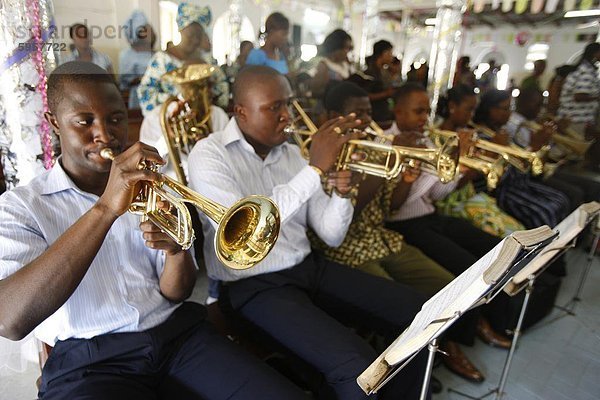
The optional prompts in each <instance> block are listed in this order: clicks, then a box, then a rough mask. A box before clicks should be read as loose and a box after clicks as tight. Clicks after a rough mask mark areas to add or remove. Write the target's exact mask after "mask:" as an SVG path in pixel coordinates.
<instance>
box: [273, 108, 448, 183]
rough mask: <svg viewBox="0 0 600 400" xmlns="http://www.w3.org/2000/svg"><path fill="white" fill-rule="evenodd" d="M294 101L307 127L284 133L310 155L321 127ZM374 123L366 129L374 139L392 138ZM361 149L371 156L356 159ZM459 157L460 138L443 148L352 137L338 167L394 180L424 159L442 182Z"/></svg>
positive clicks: (444, 181)
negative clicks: (369, 128)
mask: <svg viewBox="0 0 600 400" xmlns="http://www.w3.org/2000/svg"><path fill="white" fill-rule="evenodd" d="M292 104H293V105H294V107H295V109H296V111H297V112H298V114H299V115H300V117H301V118H302V120H303V121H304V124H305V125H306V127H307V129H299V128H298V127H296V125H295V123H292V124H291V125H288V126H287V127H286V128H285V130H284V133H286V134H287V135H290V136H291V137H292V138H293V139H294V141H295V142H296V143H297V144H298V146H299V147H300V153H301V154H302V156H303V157H304V158H308V156H309V148H310V144H311V141H312V135H314V134H315V133H316V132H317V127H316V125H315V124H314V123H313V122H312V121H311V120H310V117H309V116H308V115H307V114H306V112H304V110H303V109H302V107H301V106H300V104H298V102H297V101H294V102H293V103H292ZM371 125H372V126H375V129H372V131H367V132H366V133H367V135H369V136H371V138H384V139H390V138H389V137H387V138H386V137H385V136H386V135H384V134H383V131H381V128H379V129H377V128H378V127H377V125H376V124H371ZM378 131H379V133H378ZM392 138H393V137H392ZM359 152H362V153H364V154H365V155H366V157H367V158H366V159H363V160H361V161H356V160H353V159H352V155H353V154H355V153H359ZM457 160H458V138H455V139H454V140H448V141H447V143H446V144H445V146H443V147H442V148H439V149H422V148H413V147H403V146H392V145H389V144H383V143H376V142H375V141H373V140H349V141H348V142H347V143H346V144H344V147H343V148H342V151H341V153H340V154H339V155H338V158H337V162H336V165H335V170H337V171H339V170H350V171H355V172H359V173H363V174H368V175H373V176H378V177H381V178H385V179H394V178H396V177H397V176H398V175H400V173H402V171H404V170H405V168H406V167H407V166H414V163H415V161H422V162H424V163H426V164H428V165H431V166H433V168H434V169H435V173H436V174H437V175H438V177H439V178H440V181H441V182H443V183H448V182H450V181H452V180H453V179H454V177H455V175H456V170H457Z"/></svg>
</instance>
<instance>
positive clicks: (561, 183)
mask: <svg viewBox="0 0 600 400" xmlns="http://www.w3.org/2000/svg"><path fill="white" fill-rule="evenodd" d="M516 103H517V108H516V110H515V111H513V112H512V113H511V114H510V118H509V120H508V122H507V124H506V125H505V127H504V128H505V129H506V131H507V132H508V134H509V135H510V137H511V138H512V140H513V142H514V143H515V144H517V145H519V146H521V147H524V148H527V149H529V150H531V151H538V150H540V149H541V148H542V147H543V146H545V145H547V144H549V143H550V141H551V139H552V135H553V134H555V133H557V127H556V125H555V124H554V123H551V122H547V123H544V124H543V125H542V124H538V125H540V126H541V129H539V130H534V129H533V128H534V126H533V125H532V124H531V122H533V123H534V124H535V123H536V119H537V118H538V116H539V114H540V111H541V110H542V107H543V105H544V96H543V95H542V92H540V91H538V90H536V89H535V88H529V89H523V90H522V91H521V93H519V97H517V101H516ZM566 155H567V154H566V153H565V152H564V150H563V149H561V148H559V147H558V146H552V148H551V149H550V152H549V156H550V157H552V158H553V159H562V158H564V157H565V156H566ZM546 161H548V160H547V158H546ZM562 169H563V168H562V167H559V168H558V170H557V171H556V173H555V174H554V175H552V176H550V177H548V178H545V179H544V181H543V183H544V184H545V185H547V186H550V187H551V188H554V189H556V190H559V191H561V192H563V193H564V194H565V195H566V196H567V197H568V198H569V201H570V203H571V207H570V209H569V212H571V211H573V210H575V209H576V208H577V207H579V206H580V205H581V203H583V199H584V197H585V192H584V188H587V187H589V186H588V184H589V185H593V184H594V182H593V181H591V182H584V184H583V185H581V186H579V185H577V184H575V183H574V180H573V178H572V177H570V176H565V175H564V174H559V172H561V170H562Z"/></svg>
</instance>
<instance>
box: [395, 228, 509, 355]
mask: <svg viewBox="0 0 600 400" xmlns="http://www.w3.org/2000/svg"><path fill="white" fill-rule="evenodd" d="M508 240H514V239H512V237H510V236H509V237H507V238H505V239H504V240H502V242H500V243H499V244H498V245H497V246H496V247H494V248H493V249H492V250H490V251H489V252H488V253H487V254H486V255H485V256H483V257H482V258H480V259H479V260H478V261H477V262H476V263H475V264H473V265H472V266H471V267H469V268H468V269H467V270H466V271H465V272H463V273H462V274H460V275H459V276H458V277H457V278H455V279H454V280H453V281H452V282H450V283H449V284H448V285H447V286H446V287H444V288H443V289H442V290H440V291H439V292H438V293H437V294H436V295H435V296H433V297H432V298H430V299H429V300H428V301H427V302H426V303H425V304H424V305H423V307H422V308H421V311H419V313H418V314H417V315H416V317H415V319H414V320H413V322H412V324H411V325H410V326H409V327H408V328H407V329H406V330H405V331H404V333H403V334H402V335H401V336H400V337H399V338H398V339H396V341H395V342H394V343H393V344H392V345H391V346H390V347H389V348H388V350H389V351H388V352H387V354H386V356H385V361H386V362H387V363H388V364H390V365H394V364H397V363H399V362H401V361H402V360H404V359H406V358H408V357H410V355H411V354H413V353H414V352H416V351H418V350H420V349H421V348H422V347H423V346H424V345H425V344H427V342H428V340H429V339H430V338H432V337H433V336H434V335H435V334H437V333H438V331H439V330H440V329H441V328H444V327H445V326H447V324H445V323H444V322H438V323H432V322H433V321H435V320H440V319H445V318H452V317H453V316H454V315H455V313H457V312H458V313H463V312H465V311H466V310H467V309H468V308H469V307H470V306H471V305H472V304H473V303H475V302H476V301H477V300H478V299H479V298H480V297H481V296H483V295H484V294H485V292H486V291H487V290H488V289H489V287H490V286H489V285H488V284H486V283H485V282H484V281H483V277H482V276H483V273H484V272H485V271H486V269H487V268H488V267H489V266H490V265H491V264H492V262H493V261H494V260H495V259H496V258H498V256H499V254H500V253H501V250H502V248H503V247H504V245H505V242H506V241H508ZM440 333H441V332H440ZM424 339H425V342H424Z"/></svg>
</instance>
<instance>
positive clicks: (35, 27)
mask: <svg viewBox="0 0 600 400" xmlns="http://www.w3.org/2000/svg"><path fill="white" fill-rule="evenodd" d="M27 3H28V8H29V10H31V17H32V26H31V30H32V33H33V38H34V42H35V46H36V50H35V52H34V53H33V54H32V57H33V59H34V61H35V68H36V70H37V72H38V74H39V75H40V81H39V83H38V87H37V89H38V91H39V93H40V94H41V95H42V104H43V110H42V112H47V111H48V93H47V91H46V87H47V86H46V83H47V81H48V78H47V77H46V69H45V66H44V57H43V46H44V45H43V43H42V23H41V20H40V3H39V0H28V1H27ZM41 129H42V132H41V137H42V150H43V152H44V154H43V157H44V158H43V161H44V168H46V169H50V168H52V165H53V164H54V159H53V158H54V157H53V152H52V137H51V134H50V126H49V125H48V121H46V119H45V118H43V117H42V125H41Z"/></svg>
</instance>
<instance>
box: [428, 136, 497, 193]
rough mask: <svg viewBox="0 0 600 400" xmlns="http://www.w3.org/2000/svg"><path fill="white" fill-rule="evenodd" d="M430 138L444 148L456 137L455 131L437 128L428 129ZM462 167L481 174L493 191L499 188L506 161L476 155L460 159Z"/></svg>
mask: <svg viewBox="0 0 600 400" xmlns="http://www.w3.org/2000/svg"><path fill="white" fill-rule="evenodd" d="M427 130H428V132H429V136H430V138H431V139H432V140H433V142H434V143H435V145H436V146H438V147H439V146H443V145H444V142H445V141H446V140H447V139H448V138H451V137H454V136H456V133H455V132H453V131H445V130H442V129H437V128H432V127H430V128H428V129H427ZM458 163H459V164H460V165H464V166H465V167H467V168H471V169H474V170H476V171H479V172H481V173H482V174H483V175H484V176H485V179H486V184H487V188H488V189H489V190H493V189H495V188H496V187H497V186H498V183H499V182H500V178H502V175H504V169H505V160H504V158H502V157H500V158H498V159H497V160H486V159H483V158H481V157H475V156H474V155H467V156H461V157H460V158H459V159H458Z"/></svg>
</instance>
